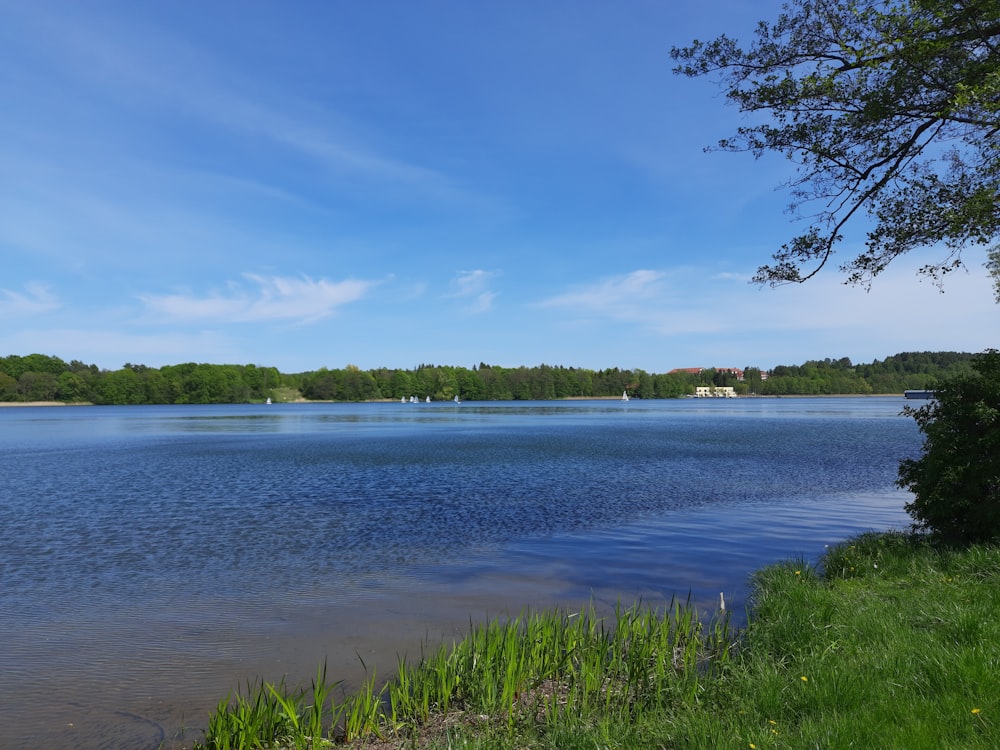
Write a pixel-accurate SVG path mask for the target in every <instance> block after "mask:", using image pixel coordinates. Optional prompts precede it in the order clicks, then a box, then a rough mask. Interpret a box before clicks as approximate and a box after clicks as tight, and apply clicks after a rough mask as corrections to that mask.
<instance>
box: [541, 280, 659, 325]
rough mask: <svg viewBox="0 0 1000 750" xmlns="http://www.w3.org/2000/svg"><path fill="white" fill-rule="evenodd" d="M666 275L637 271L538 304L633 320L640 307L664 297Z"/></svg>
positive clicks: (588, 285) (583, 286)
mask: <svg viewBox="0 0 1000 750" xmlns="http://www.w3.org/2000/svg"><path fill="white" fill-rule="evenodd" d="M666 278H667V274H666V273H665V272H664V271H651V270H647V269H640V270H638V271H632V272H631V273H627V274H624V275H622V276H611V277H609V278H605V279H602V280H600V281H597V282H595V283H593V284H586V285H582V286H579V287H577V288H576V289H573V290H572V291H569V292H565V293H563V294H559V295H556V296H555V297H550V298H549V299H546V300H543V301H542V302H540V303H539V304H540V306H542V307H559V308H567V309H570V310H574V311H576V312H579V313H599V314H601V315H606V316H610V317H613V318H625V319H628V318H632V317H633V316H635V315H637V314H639V312H640V310H639V307H640V306H644V305H648V303H649V302H650V301H653V300H659V301H663V300H664V299H665V298H666V297H667V292H668V289H667V285H666Z"/></svg>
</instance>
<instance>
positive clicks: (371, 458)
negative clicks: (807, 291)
mask: <svg viewBox="0 0 1000 750" xmlns="http://www.w3.org/2000/svg"><path fill="white" fill-rule="evenodd" d="M902 408H903V399H902V398H899V397H864V398H862V397H858V398H853V397H847V398H757V399H754V398H747V399H683V400H670V401H639V400H635V399H633V400H632V401H629V402H627V403H624V402H618V401H569V402H534V403H526V402H502V403H498V402H488V403H486V402H476V403H463V404H453V403H431V404H397V403H377V404H274V405H212V406H150V407H96V406H95V407H19V408H4V409H0V631H2V632H3V634H4V636H3V637H4V645H3V649H2V650H0V674H2V675H3V680H2V681H0V706H3V707H4V711H3V713H4V721H3V722H0V747H3V748H47V747H62V748H71V747H78V748H120V747H130V748H150V749H152V748H157V747H159V746H161V745H162V746H165V747H170V746H177V747H180V746H182V745H184V744H188V745H189V744H190V742H191V741H192V740H193V739H198V738H200V737H201V736H202V735H201V730H202V729H203V728H204V726H205V724H206V719H207V716H208V713H209V712H210V711H211V710H212V708H213V707H214V706H215V704H216V703H217V702H218V701H219V700H220V699H221V698H223V697H225V696H226V695H227V694H228V693H229V692H230V691H231V690H233V689H236V688H239V687H240V686H245V685H246V683H247V681H252V680H254V679H256V678H258V677H262V678H264V679H267V680H270V681H277V680H279V679H281V678H282V677H283V676H287V678H288V681H289V683H291V684H298V683H301V682H305V683H308V682H309V680H310V679H311V677H312V676H313V675H315V672H316V669H317V666H318V665H319V664H320V663H321V662H323V661H324V660H326V661H327V663H328V665H329V677H330V678H331V679H344V680H345V685H346V686H347V687H348V688H350V687H351V686H352V685H355V684H357V681H358V680H359V678H360V677H361V676H363V674H364V669H365V668H367V669H369V670H371V669H374V670H376V674H378V675H386V676H387V677H388V676H389V675H390V673H391V672H392V670H393V669H394V667H395V664H396V658H397V655H398V654H403V653H409V654H410V655H411V656H412V655H418V654H419V649H420V644H421V642H422V641H424V640H430V641H433V642H435V643H437V642H439V641H440V640H441V639H442V638H444V639H451V638H456V637H460V636H461V635H462V634H464V633H465V632H466V631H467V630H468V627H469V623H470V621H472V620H475V621H479V620H482V619H485V618H489V617H495V616H504V615H506V614H516V613H518V612H519V611H521V610H523V609H525V608H529V607H530V608H549V607H556V606H562V607H569V608H573V609H578V608H580V607H582V606H585V605H587V604H588V603H590V602H593V603H594V604H595V606H597V607H598V608H599V609H600V610H602V611H604V610H610V609H612V608H613V607H614V605H615V604H616V603H617V602H619V601H621V602H623V603H627V604H630V603H632V602H634V601H635V600H637V599H641V600H642V601H643V602H645V603H647V604H648V605H650V606H653V607H661V608H662V607H665V606H667V605H668V604H669V602H670V601H671V598H672V597H674V596H675V595H676V596H678V597H680V598H682V599H686V598H688V596H690V597H691V600H692V602H693V603H694V604H695V605H696V606H697V607H699V609H701V610H703V611H704V612H706V613H707V612H710V611H711V610H712V609H713V608H714V607H715V603H716V602H717V601H718V597H719V593H720V592H725V595H726V600H727V603H728V605H729V607H730V610H731V611H733V610H735V612H736V615H737V617H740V616H741V613H742V612H744V611H745V606H746V599H747V596H748V593H749V587H748V579H749V576H750V574H751V573H752V572H753V571H754V570H755V569H757V568H759V567H761V566H762V565H766V564H768V563H771V562H775V561H778V560H781V559H785V558H789V557H796V558H798V557H801V558H803V559H804V560H807V561H813V560H815V559H816V558H817V557H818V555H820V554H822V552H823V549H824V545H827V544H834V543H837V542H838V541H840V540H842V539H844V538H846V537H847V536H850V535H853V534H856V533H859V532H862V531H867V530H871V529H875V530H884V529H889V528H904V527H906V526H907V525H908V521H909V519H908V517H907V516H906V514H905V513H904V512H903V504H904V503H905V502H906V501H907V500H908V498H909V495H908V494H906V493H904V492H901V491H899V490H898V489H896V488H895V486H894V480H895V478H896V470H897V466H898V463H899V460H900V459H901V458H903V457H911V456H915V455H918V453H919V447H920V444H921V436H920V433H919V432H918V431H917V428H916V425H915V424H914V422H913V420H912V419H910V418H908V417H905V416H901V415H900V411H901V410H902ZM362 663H363V664H364V667H363V666H362Z"/></svg>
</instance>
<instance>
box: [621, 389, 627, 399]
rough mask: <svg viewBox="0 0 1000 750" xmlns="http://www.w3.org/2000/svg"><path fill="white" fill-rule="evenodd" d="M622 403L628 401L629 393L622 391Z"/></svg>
mask: <svg viewBox="0 0 1000 750" xmlns="http://www.w3.org/2000/svg"><path fill="white" fill-rule="evenodd" d="M622 401H628V391H622Z"/></svg>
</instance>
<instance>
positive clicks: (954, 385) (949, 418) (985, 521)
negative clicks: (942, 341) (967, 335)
mask: <svg viewBox="0 0 1000 750" xmlns="http://www.w3.org/2000/svg"><path fill="white" fill-rule="evenodd" d="M907 412H908V413H909V414H911V415H912V416H913V418H914V419H915V420H916V422H917V425H918V426H919V427H920V430H921V432H923V433H924V445H923V455H922V456H921V457H920V458H916V459H906V460H904V461H902V462H901V463H900V466H899V479H898V484H899V486H900V487H904V488H906V489H909V490H911V491H912V492H913V493H914V495H915V497H914V500H913V502H911V503H908V504H907V505H906V510H907V512H908V513H909V514H910V515H911V516H913V518H914V519H915V521H916V523H917V526H918V527H920V528H924V529H927V530H930V531H933V532H935V533H937V534H938V535H940V536H941V537H942V538H944V539H946V540H949V541H955V542H963V543H964V542H974V541H987V540H992V539H1000V352H997V351H996V350H992V349H991V350H989V351H987V352H985V353H983V354H980V355H977V356H976V357H974V358H973V361H972V371H971V372H969V373H967V374H962V375H956V376H953V377H951V378H948V379H946V380H944V381H942V382H941V383H939V384H938V386H937V387H936V388H935V392H934V399H933V400H932V401H931V402H930V403H928V404H927V405H926V406H922V407H920V408H919V409H913V408H912V407H909V408H907Z"/></svg>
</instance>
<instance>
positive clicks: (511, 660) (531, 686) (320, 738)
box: [198, 604, 732, 750]
mask: <svg viewBox="0 0 1000 750" xmlns="http://www.w3.org/2000/svg"><path fill="white" fill-rule="evenodd" d="M731 649H732V639H731V638H730V637H729V631H728V618H726V617H725V616H722V617H719V618H717V619H714V620H712V621H711V623H710V624H709V625H707V626H705V625H703V623H702V622H701V621H700V620H699V619H698V618H697V617H696V616H695V614H694V611H693V609H692V608H691V607H689V606H687V605H680V604H676V605H674V606H673V607H672V609H671V611H670V613H668V614H663V613H657V612H655V611H653V610H649V609H646V608H643V607H642V606H641V605H635V606H633V607H630V608H622V607H618V608H617V609H616V610H615V612H614V614H613V616H610V617H609V618H607V619H605V618H602V617H599V616H598V615H597V614H596V613H595V611H594V610H593V608H590V609H587V610H584V611H582V612H576V613H566V612H541V613H526V614H524V615H523V616H520V617H517V618H513V619H509V620H500V619H495V620H492V621H490V622H488V623H484V624H478V625H477V624H471V625H470V629H469V633H468V635H467V636H466V637H465V638H464V639H462V640H460V641H458V642H457V643H454V644H451V645H445V644H442V645H439V646H437V647H435V648H430V647H429V646H426V645H425V649H424V653H423V654H422V655H421V657H420V659H419V660H418V661H416V662H415V663H413V664H411V663H408V662H407V661H406V659H405V658H404V659H400V660H399V662H398V666H397V670H396V674H395V676H394V679H393V680H391V681H390V682H388V683H386V684H385V685H384V686H383V687H382V688H381V689H376V681H375V675H374V674H371V675H369V677H368V678H366V680H365V681H364V682H363V684H362V687H361V689H360V690H359V691H358V692H356V693H355V694H353V695H350V696H347V697H346V698H345V699H344V700H343V701H342V702H339V703H338V702H337V701H335V700H334V699H332V698H331V694H332V693H333V686H332V685H327V683H326V670H325V668H322V669H321V670H320V672H319V674H318V675H317V678H316V680H314V682H313V686H312V689H311V690H302V691H291V692H289V691H288V690H287V689H286V688H285V686H284V684H279V685H273V684H271V683H261V684H251V685H249V686H248V695H247V696H241V695H237V696H230V698H229V699H227V700H225V701H223V702H222V703H220V704H219V706H218V707H217V709H216V711H215V713H214V714H213V715H212V717H211V720H210V723H209V728H208V731H207V732H206V738H205V742H204V743H203V744H201V745H199V746H198V747H204V748H209V749H211V750H216V749H221V748H237V747H239V748H258V747H259V748H265V747H295V748H312V747H319V746H322V744H323V743H331V742H334V741H336V742H345V743H346V742H352V741H357V740H362V741H364V740H373V739H375V738H378V737H383V736H385V737H394V738H397V739H399V740H400V741H404V740H406V739H410V740H415V738H416V737H419V736H421V734H422V733H423V731H424V729H425V728H426V727H428V725H430V724H431V723H433V732H436V731H437V730H438V729H439V724H440V721H439V720H440V718H441V717H445V716H451V717H452V719H454V720H456V723H458V724H460V725H462V726H465V727H469V726H474V727H476V728H477V730H478V731H485V732H486V733H487V734H489V735H490V736H501V737H506V738H507V739H508V740H511V741H513V740H514V738H516V737H519V736H522V735H523V733H524V732H525V731H527V732H529V733H534V732H543V733H547V732H553V731H565V730H566V729H567V728H569V727H573V726H575V725H576V724H577V723H578V722H579V721H581V719H586V718H587V717H600V716H604V717H610V718H611V719H612V720H613V721H631V720H633V718H634V717H635V716H636V715H637V714H638V713H641V712H642V711H644V710H645V709H646V708H648V707H649V706H650V705H652V704H655V703H658V702H661V701H663V700H664V699H667V698H669V699H676V700H679V701H680V700H690V699H692V697H693V696H695V695H696V694H697V692H698V689H699V685H700V684H701V683H702V682H703V681H705V680H708V679H712V677H713V675H714V673H715V672H717V671H718V670H719V669H721V668H722V667H723V665H724V664H725V663H726V661H727V660H728V658H729V655H730V651H731ZM432 720H433V721H432ZM433 732H432V733H433Z"/></svg>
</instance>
